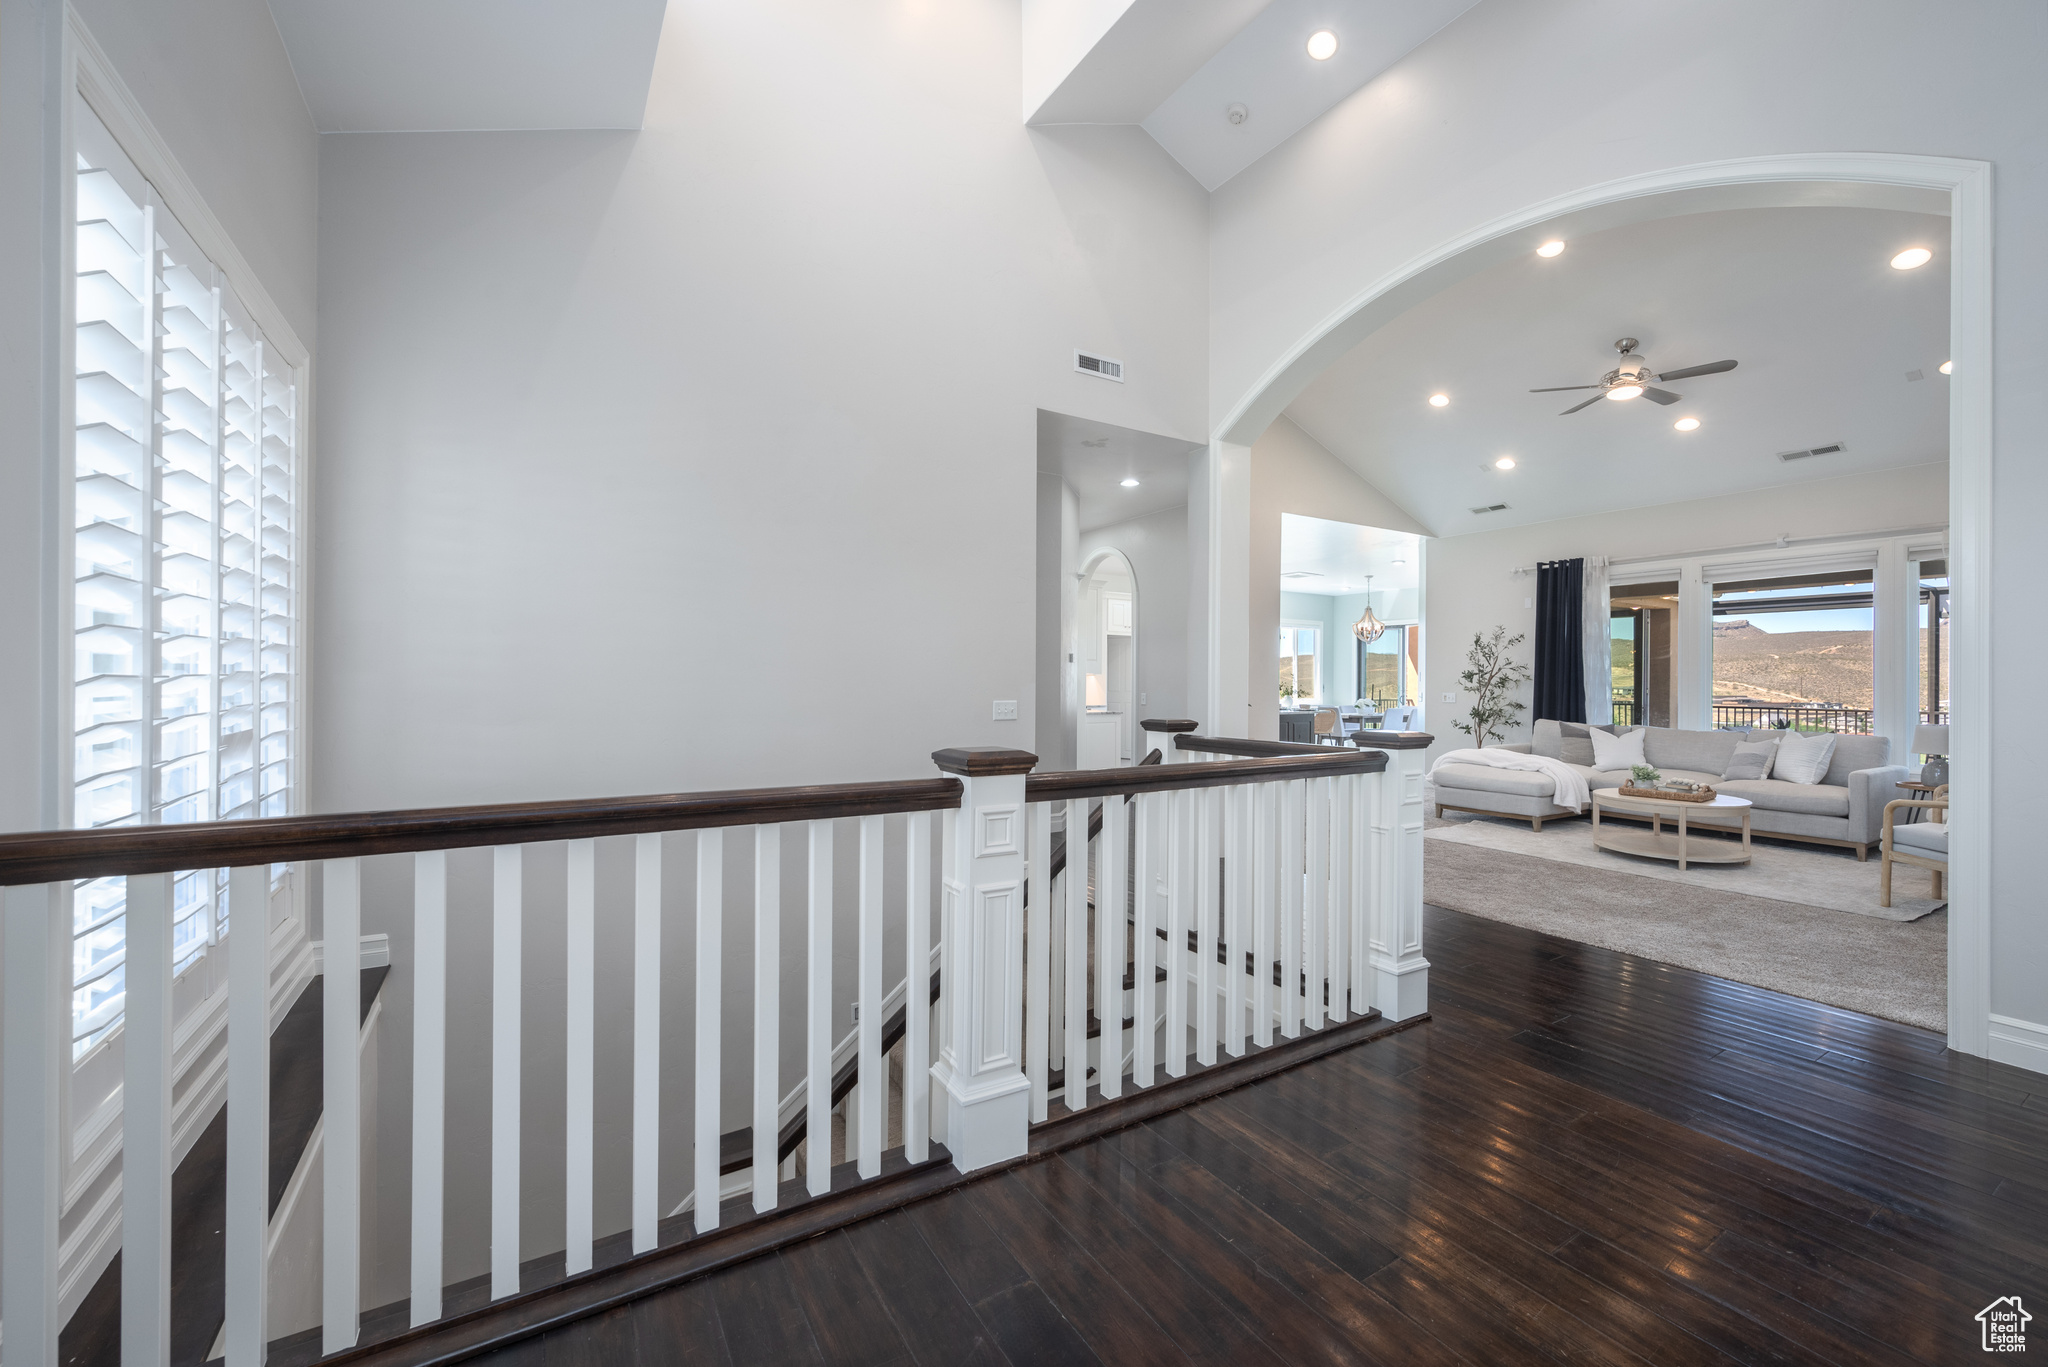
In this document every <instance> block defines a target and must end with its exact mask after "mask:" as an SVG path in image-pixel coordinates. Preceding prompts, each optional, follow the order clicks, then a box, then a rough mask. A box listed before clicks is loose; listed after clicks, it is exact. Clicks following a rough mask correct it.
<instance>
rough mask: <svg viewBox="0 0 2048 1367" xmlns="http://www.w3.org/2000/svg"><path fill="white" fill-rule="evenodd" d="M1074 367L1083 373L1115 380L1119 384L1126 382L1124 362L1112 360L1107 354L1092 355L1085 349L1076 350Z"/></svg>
mask: <svg viewBox="0 0 2048 1367" xmlns="http://www.w3.org/2000/svg"><path fill="white" fill-rule="evenodd" d="M1074 369H1076V370H1078V371H1080V372H1081V373H1082V374H1083V375H1094V376H1096V377H1098V378H1100V379H1104V380H1115V381H1116V382H1117V383H1118V384H1122V383H1123V382H1124V363H1123V362H1122V361H1112V360H1110V359H1109V358H1108V357H1107V356H1090V355H1089V354H1088V353H1087V352H1085V351H1076V352H1075V353H1074Z"/></svg>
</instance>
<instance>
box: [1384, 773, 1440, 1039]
mask: <svg viewBox="0 0 2048 1367" xmlns="http://www.w3.org/2000/svg"><path fill="white" fill-rule="evenodd" d="M1386 754H1387V768H1386V771H1385V772H1384V773H1381V774H1379V775H1377V776H1376V780H1377V781H1376V782H1375V783H1374V788H1375V789H1376V792H1375V794H1374V800H1373V818H1372V824H1373V829H1372V842H1373V862H1374V864H1375V865H1376V868H1375V869H1374V871H1373V908H1372V911H1373V917H1372V950H1371V963H1372V976H1373V984H1372V1004H1373V1005H1374V1006H1376V1007H1378V1008H1379V1011H1380V1014H1381V1015H1383V1016H1385V1017H1386V1018H1387V1019H1388V1020H1407V1019H1409V1018H1410V1017H1412V1016H1419V1015H1421V1014H1422V1013H1423V1012H1425V1011H1427V1010H1429V960H1427V959H1425V958H1423V957H1422V760H1423V751H1422V750H1420V749H1414V750H1389V751H1387V752H1386Z"/></svg>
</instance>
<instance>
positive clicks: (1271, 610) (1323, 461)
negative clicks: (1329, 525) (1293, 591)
mask: <svg viewBox="0 0 2048 1367" xmlns="http://www.w3.org/2000/svg"><path fill="white" fill-rule="evenodd" d="M1249 503H1250V521H1251V554H1250V571H1249V574H1248V576H1247V579H1248V582H1249V585H1250V595H1251V612H1250V619H1251V625H1250V630H1249V632H1248V634H1247V637H1246V639H1247V641H1248V642H1249V650H1250V682H1249V685H1248V688H1249V692H1248V694H1247V697H1248V698H1249V700H1250V702H1251V708H1250V717H1251V729H1250V731H1249V732H1248V733H1247V734H1249V735H1252V736H1254V737H1257V738H1259V739H1261V740H1276V739H1278V738H1279V734H1280V706H1279V701H1280V699H1279V691H1278V689H1277V687H1276V686H1275V682H1274V676H1273V669H1274V660H1275V654H1274V652H1275V650H1276V649H1277V644H1276V643H1277V641H1278V634H1279V631H1280V588H1279V585H1280V518H1281V516H1282V515H1283V514H1285V513H1295V514H1298V515H1300V516H1303V517H1320V518H1324V519H1327V520H1328V521H1331V522H1352V523H1356V524H1358V525H1359V526H1361V527H1385V528H1388V529H1389V530H1392V531H1397V532H1414V533H1416V534H1417V535H1420V536H1425V537H1426V536H1428V535H1429V534H1430V533H1429V529H1428V528H1427V527H1424V526H1423V525H1422V524H1421V523H1419V522H1417V521H1416V520H1415V519H1414V518H1412V517H1410V516H1409V515H1408V514H1407V512H1405V511H1404V510H1403V509H1401V508H1399V507H1397V506H1396V505H1395V504H1394V503H1393V501H1392V500H1390V499H1388V498H1387V497H1386V496H1385V495H1384V494H1382V493H1380V491H1379V490H1377V489H1375V488H1374V487H1373V486H1372V485H1370V484H1368V483H1366V481H1365V480H1364V479H1363V478H1361V477H1360V476H1359V475H1358V473H1357V472H1356V471H1354V470H1352V468H1351V467H1350V466H1348V465H1346V464H1344V462H1342V461H1340V460H1338V459H1337V458H1336V457H1335V456H1333V455H1331V454H1330V453H1329V452H1328V451H1327V450H1325V449H1324V448H1323V447H1322V446H1321V445H1320V444H1319V443H1318V442H1317V441H1316V439H1315V438H1313V437H1311V436H1310V435H1309V434H1308V433H1306V432H1304V431H1302V430H1301V429H1300V428H1299V427H1296V426H1295V425H1294V424H1293V423H1292V422H1290V421H1288V420H1287V419H1286V418H1284V417H1283V418H1280V419H1278V420H1277V421H1275V422H1274V423H1273V425H1272V426H1270V427H1268V428H1267V429H1266V430H1265V432H1264V434H1263V435H1261V436H1260V437H1259V439H1258V441H1257V442H1255V443H1253V445H1252V461H1251V498H1250V500H1249ZM1346 625H1348V623H1347V624H1346Z"/></svg>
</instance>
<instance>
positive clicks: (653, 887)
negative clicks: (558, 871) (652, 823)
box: [633, 832, 661, 1253]
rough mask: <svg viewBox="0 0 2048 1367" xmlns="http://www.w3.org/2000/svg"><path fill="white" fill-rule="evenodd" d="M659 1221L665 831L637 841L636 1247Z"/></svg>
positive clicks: (643, 1246)
mask: <svg viewBox="0 0 2048 1367" xmlns="http://www.w3.org/2000/svg"><path fill="white" fill-rule="evenodd" d="M660 1222H661V835H660V833H659V832H656V833H654V834H650V835H642V836H639V837H637V838H636V839H635V840H634V842H633V1251H634V1252H635V1253H645V1252H647V1251H648V1250H649V1249H651V1248H653V1247H654V1245H655V1242H656V1240H657V1239H658V1238H659V1237H660Z"/></svg>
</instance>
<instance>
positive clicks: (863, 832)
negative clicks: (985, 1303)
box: [854, 816, 910, 1177]
mask: <svg viewBox="0 0 2048 1367" xmlns="http://www.w3.org/2000/svg"><path fill="white" fill-rule="evenodd" d="M883 833H884V827H883V822H882V818H881V817H879V816H864V817H862V818H861V819H860V961H859V964H858V966H857V971H858V973H859V976H860V992H859V1001H860V1040H859V1044H858V1048H859V1051H860V1093H861V1107H860V1156H859V1158H858V1159H857V1160H856V1161H857V1163H858V1166H857V1167H856V1168H855V1169H854V1170H855V1171H856V1172H858V1173H859V1174H860V1175H861V1176H862V1177H879V1176H881V1175H882V1139H883V1137H884V1134H885V1132H886V1127H887V1125H888V1121H889V1080H888V1077H887V1072H888V1065H887V1064H886V1063H884V1062H883V1061H882V916H883V904H882V851H883V845H882V837H883ZM909 991H910V985H909V984H908V983H905V984H904V992H905V994H906V995H905V997H904V1009H905V1011H906V1012H907V1011H908V1010H909V1006H910V999H909V997H908V995H907V994H908V993H909Z"/></svg>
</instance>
